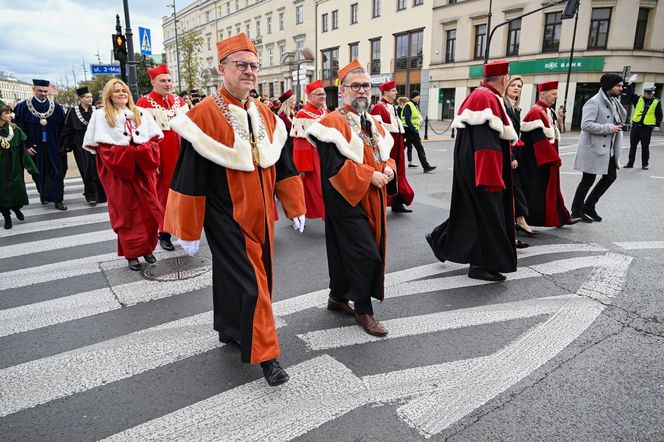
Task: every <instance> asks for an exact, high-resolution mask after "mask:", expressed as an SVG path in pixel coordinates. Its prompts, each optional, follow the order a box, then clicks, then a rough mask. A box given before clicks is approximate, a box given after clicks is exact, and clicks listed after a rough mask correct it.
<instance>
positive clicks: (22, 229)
mask: <svg viewBox="0 0 664 442" xmlns="http://www.w3.org/2000/svg"><path fill="white" fill-rule="evenodd" d="M104 221H106V222H109V223H110V220H109V218H108V213H105V212H102V213H93V214H90V215H79V216H72V217H69V218H54V219H49V220H46V221H37V222H29V221H28V222H24V223H16V224H15V225H14V227H13V228H12V229H11V230H4V231H3V232H0V238H6V237H9V236H15V235H22V234H24V233H33V232H44V231H46V230H56V229H64V228H67V227H78V226H84V225H87V224H95V223H101V222H104ZM108 229H109V230H110V225H109V227H108ZM54 241H57V239H55V240H54Z"/></svg>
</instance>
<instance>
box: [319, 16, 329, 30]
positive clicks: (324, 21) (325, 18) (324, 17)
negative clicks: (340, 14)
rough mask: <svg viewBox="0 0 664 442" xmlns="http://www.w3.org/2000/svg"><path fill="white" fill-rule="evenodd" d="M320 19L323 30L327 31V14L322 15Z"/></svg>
mask: <svg viewBox="0 0 664 442" xmlns="http://www.w3.org/2000/svg"><path fill="white" fill-rule="evenodd" d="M320 21H321V24H320V27H321V32H327V14H323V15H321V17H320Z"/></svg>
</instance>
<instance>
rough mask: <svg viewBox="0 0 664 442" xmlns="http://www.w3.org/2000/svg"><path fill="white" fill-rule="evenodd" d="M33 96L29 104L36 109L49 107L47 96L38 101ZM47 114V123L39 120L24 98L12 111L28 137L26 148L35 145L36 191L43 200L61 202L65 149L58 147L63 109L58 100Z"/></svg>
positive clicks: (63, 116)
mask: <svg viewBox="0 0 664 442" xmlns="http://www.w3.org/2000/svg"><path fill="white" fill-rule="evenodd" d="M28 100H32V105H33V106H34V108H35V110H36V111H37V112H47V111H48V109H49V100H50V99H49V100H46V101H45V102H43V103H40V102H39V101H38V100H37V99H36V98H35V97H32V98H28ZM54 105H55V107H54V110H53V113H52V114H51V116H50V117H48V118H47V119H46V121H47V122H48V123H47V125H46V126H42V125H41V124H40V123H39V117H37V116H34V115H33V114H32V113H31V112H30V110H28V106H27V104H26V101H25V100H24V101H21V102H20V103H18V104H17V105H16V108H15V109H14V113H15V114H16V117H15V121H16V124H17V125H19V126H20V127H21V129H23V132H25V134H26V135H27V137H28V139H27V140H26V142H25V146H26V148H29V147H32V146H35V150H36V151H37V154H36V155H35V156H34V161H35V164H36V165H37V169H38V170H39V175H38V178H37V182H36V183H35V184H36V185H37V191H38V192H39V196H40V199H41V202H42V203H47V202H62V200H63V198H64V179H65V174H66V173H67V153H66V152H64V150H62V149H60V131H61V130H62V124H63V123H64V119H65V111H64V109H63V108H62V106H61V105H60V104H58V103H54Z"/></svg>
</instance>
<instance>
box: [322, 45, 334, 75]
mask: <svg viewBox="0 0 664 442" xmlns="http://www.w3.org/2000/svg"><path fill="white" fill-rule="evenodd" d="M320 53H321V55H322V61H323V75H322V77H323V78H334V77H336V74H337V71H338V70H339V48H333V49H326V50H324V51H320Z"/></svg>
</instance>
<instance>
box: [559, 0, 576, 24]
mask: <svg viewBox="0 0 664 442" xmlns="http://www.w3.org/2000/svg"><path fill="white" fill-rule="evenodd" d="M579 2H580V0H567V3H565V9H564V10H563V15H562V18H563V19H565V18H574V15H576V11H578V10H579Z"/></svg>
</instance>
